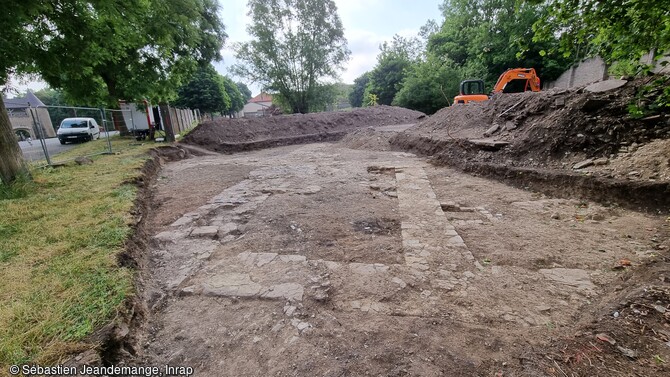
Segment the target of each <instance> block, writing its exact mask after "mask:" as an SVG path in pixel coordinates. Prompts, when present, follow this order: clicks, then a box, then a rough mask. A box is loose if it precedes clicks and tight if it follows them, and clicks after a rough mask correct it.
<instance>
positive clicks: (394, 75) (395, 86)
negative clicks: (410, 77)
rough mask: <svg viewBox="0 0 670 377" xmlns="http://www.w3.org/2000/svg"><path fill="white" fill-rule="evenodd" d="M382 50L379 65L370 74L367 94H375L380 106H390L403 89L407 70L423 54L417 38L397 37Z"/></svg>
mask: <svg viewBox="0 0 670 377" xmlns="http://www.w3.org/2000/svg"><path fill="white" fill-rule="evenodd" d="M380 50H381V52H380V54H379V55H378V56H377V65H375V67H374V68H373V69H372V71H371V72H370V74H369V81H368V83H367V85H366V88H365V93H374V94H376V95H377V97H378V100H379V103H380V104H382V105H390V104H391V103H392V102H393V98H394V97H395V95H396V93H398V91H399V90H400V88H401V87H402V81H403V79H404V78H405V75H406V74H407V70H408V69H409V68H410V66H411V65H412V63H413V62H415V61H416V60H417V59H418V57H419V55H420V54H421V45H420V43H419V42H418V40H417V39H416V38H414V39H407V38H403V37H400V36H398V35H395V36H393V40H392V41H391V43H387V42H384V43H383V44H382V45H381V46H380ZM364 96H365V94H364ZM366 102H367V101H366Z"/></svg>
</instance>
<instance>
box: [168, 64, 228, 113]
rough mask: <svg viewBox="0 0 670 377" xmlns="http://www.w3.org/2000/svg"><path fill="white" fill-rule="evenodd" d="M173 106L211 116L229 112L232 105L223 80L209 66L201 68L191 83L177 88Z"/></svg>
mask: <svg viewBox="0 0 670 377" xmlns="http://www.w3.org/2000/svg"><path fill="white" fill-rule="evenodd" d="M228 81H230V80H229V79H228ZM237 94H238V95H239V92H238V93H237ZM175 105H177V106H179V107H186V108H191V109H200V111H201V112H203V113H210V114H211V113H217V112H220V113H224V112H227V111H229V110H230V108H231V105H232V103H231V98H230V96H229V95H228V92H227V91H226V87H225V82H224V79H223V78H222V77H221V76H220V75H219V74H218V73H217V72H216V70H215V69H214V67H213V66H212V65H211V64H210V65H207V66H204V67H201V68H200V69H199V70H198V71H197V72H196V74H195V75H194V76H193V78H192V79H191V81H189V82H188V83H187V84H186V85H184V86H182V87H181V88H179V91H178V97H177V101H176V102H175Z"/></svg>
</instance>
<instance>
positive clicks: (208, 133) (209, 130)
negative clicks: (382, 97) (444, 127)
mask: <svg viewBox="0 0 670 377" xmlns="http://www.w3.org/2000/svg"><path fill="white" fill-rule="evenodd" d="M424 116H425V115H424V114H423V113H421V112H418V111H413V110H408V109H404V108H401V107H392V106H375V107H367V108H360V109H355V110H353V111H337V112H324V113H313V114H293V115H281V116H275V117H269V118H243V119H227V118H224V119H217V120H214V121H209V122H204V123H202V124H201V125H199V126H198V127H196V128H195V129H194V130H193V131H192V132H191V133H189V134H188V135H187V136H186V137H185V138H184V140H183V142H184V143H187V144H194V145H200V146H202V147H205V148H206V149H209V150H214V151H217V152H236V151H242V150H249V149H260V148H265V147H271V146H277V145H287V144H296V143H303V142H312V141H329V140H337V139H340V138H342V137H343V136H344V135H345V134H346V133H347V132H348V131H351V130H355V129H358V128H362V127H378V126H386V125H394V124H405V123H414V122H416V121H417V119H419V118H421V117H424Z"/></svg>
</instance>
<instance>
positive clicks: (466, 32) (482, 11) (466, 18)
mask: <svg viewBox="0 0 670 377" xmlns="http://www.w3.org/2000/svg"><path fill="white" fill-rule="evenodd" d="M441 9H442V11H443V14H444V17H445V20H444V23H443V24H442V27H441V28H440V31H438V32H437V33H434V34H433V35H431V36H430V38H429V41H428V52H429V53H432V54H434V55H436V56H439V57H442V58H449V59H451V60H452V61H453V62H454V63H455V64H456V65H457V66H459V67H463V68H464V72H466V73H480V74H481V73H483V74H484V75H483V76H470V77H472V78H475V77H478V78H481V79H483V80H484V81H485V82H486V83H487V85H488V86H492V85H493V84H494V83H495V82H496V81H497V79H498V76H500V74H501V73H503V72H504V71H505V70H507V69H508V68H517V67H524V68H526V67H527V68H535V69H536V70H537V72H538V74H539V75H540V77H541V78H542V79H543V80H552V79H555V78H557V77H558V76H559V75H560V74H561V73H563V71H565V69H567V68H568V67H569V64H570V62H569V61H568V60H566V59H565V58H563V57H562V56H559V55H557V54H554V53H551V52H549V53H548V52H547V51H553V50H554V49H553V48H552V47H553V46H554V45H556V43H557V41H556V40H551V39H550V38H548V39H547V40H544V41H542V42H537V43H530V41H531V40H532V38H533V35H534V32H533V25H534V24H535V23H536V22H537V21H538V20H539V19H541V17H543V16H544V15H545V14H546V13H547V10H546V6H544V5H541V4H531V3H528V2H523V3H520V4H518V2H517V0H445V2H444V3H443V5H442V7H441Z"/></svg>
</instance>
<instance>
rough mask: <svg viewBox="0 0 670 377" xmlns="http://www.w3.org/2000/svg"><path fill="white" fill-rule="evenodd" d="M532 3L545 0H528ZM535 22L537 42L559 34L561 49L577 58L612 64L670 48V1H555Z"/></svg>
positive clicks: (659, 52)
mask: <svg viewBox="0 0 670 377" xmlns="http://www.w3.org/2000/svg"><path fill="white" fill-rule="evenodd" d="M528 2H529V3H533V4H536V3H542V2H543V1H541V0H529V1H528ZM547 3H548V8H547V10H548V11H547V13H545V14H544V15H543V17H542V19H540V20H538V21H537V22H536V24H535V31H536V34H535V39H534V41H535V42H540V43H541V42H544V41H546V40H551V39H554V38H555V36H556V35H558V36H559V40H560V45H559V46H556V47H557V50H558V51H559V52H561V53H562V54H564V56H565V57H570V58H571V60H573V61H578V60H580V59H583V58H585V57H589V56H594V55H599V56H601V57H603V58H604V59H605V61H607V62H609V63H612V62H614V61H617V60H629V61H638V60H639V59H640V57H641V56H642V55H644V54H646V53H649V52H650V51H651V50H654V51H656V52H657V53H658V55H662V54H663V53H665V52H668V51H670V21H669V20H670V11H669V9H670V0H628V1H625V2H622V1H599V0H555V1H547Z"/></svg>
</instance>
